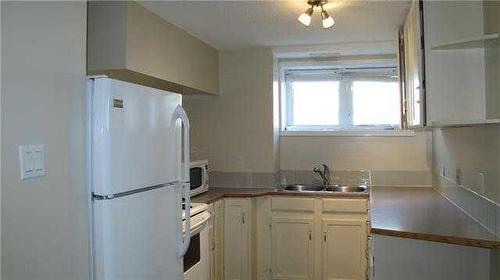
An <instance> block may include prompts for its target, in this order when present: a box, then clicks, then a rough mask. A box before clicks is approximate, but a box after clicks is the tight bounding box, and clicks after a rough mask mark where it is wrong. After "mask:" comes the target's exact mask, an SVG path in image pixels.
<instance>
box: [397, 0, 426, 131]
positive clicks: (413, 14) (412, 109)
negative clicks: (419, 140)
mask: <svg viewBox="0 0 500 280" xmlns="http://www.w3.org/2000/svg"><path fill="white" fill-rule="evenodd" d="M421 10H422V6H421V1H418V0H415V1H413V2H412V5H411V8H410V11H409V12H408V15H407V17H406V19H405V22H404V26H403V45H404V48H403V49H404V56H403V57H404V63H403V69H404V71H403V72H404V73H403V77H404V80H403V81H404V82H403V85H404V91H403V93H404V95H403V97H404V98H403V99H402V100H403V104H404V108H403V110H402V111H403V112H404V120H405V122H406V123H405V125H406V127H407V128H416V127H424V126H425V122H426V117H425V79H424V73H425V72H424V67H425V66H424V48H423V46H424V44H423V25H422V16H421V15H422V13H421Z"/></svg>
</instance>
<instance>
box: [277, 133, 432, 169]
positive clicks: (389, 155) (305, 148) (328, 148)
mask: <svg viewBox="0 0 500 280" xmlns="http://www.w3.org/2000/svg"><path fill="white" fill-rule="evenodd" d="M280 140H281V141H280V155H281V158H280V163H281V169H282V170H312V168H313V167H314V166H316V165H317V164H318V163H326V164H329V165H330V166H331V167H333V169H335V170H383V171H430V166H431V161H432V159H431V151H430V150H431V134H430V133H429V132H416V133H415V136H411V137H366V136H362V137H337V136H335V137H333V136H325V137H311V136H309V137H307V136H281V137H280Z"/></svg>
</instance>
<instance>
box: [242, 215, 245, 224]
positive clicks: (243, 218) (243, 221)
mask: <svg viewBox="0 0 500 280" xmlns="http://www.w3.org/2000/svg"><path fill="white" fill-rule="evenodd" d="M241 222H242V223H243V224H244V223H245V213H244V212H243V213H241Z"/></svg>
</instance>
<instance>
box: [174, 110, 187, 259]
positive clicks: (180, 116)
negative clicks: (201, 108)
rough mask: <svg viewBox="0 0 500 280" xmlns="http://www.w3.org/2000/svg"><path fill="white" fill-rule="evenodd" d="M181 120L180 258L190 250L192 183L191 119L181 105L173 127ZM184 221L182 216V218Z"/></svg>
mask: <svg viewBox="0 0 500 280" xmlns="http://www.w3.org/2000/svg"><path fill="white" fill-rule="evenodd" d="M178 119H180V120H181V121H182V129H183V132H182V136H183V152H184V162H183V166H182V175H181V177H182V178H181V180H180V182H179V184H180V187H181V188H182V189H183V190H184V211H185V217H186V219H184V221H183V223H184V225H183V227H181V230H182V228H184V229H185V230H184V234H183V235H182V231H181V236H182V242H181V243H180V244H179V245H180V246H179V249H180V250H179V251H180V256H181V257H182V256H184V254H185V253H186V251H187V250H188V248H189V243H190V241H191V221H190V220H191V219H190V217H191V183H190V178H189V119H188V117H187V114H186V112H185V111H184V109H183V108H182V106H181V105H178V106H177V107H176V108H175V111H174V115H173V118H172V126H175V124H176V122H177V120H178ZM180 219H181V221H182V215H181V217H180Z"/></svg>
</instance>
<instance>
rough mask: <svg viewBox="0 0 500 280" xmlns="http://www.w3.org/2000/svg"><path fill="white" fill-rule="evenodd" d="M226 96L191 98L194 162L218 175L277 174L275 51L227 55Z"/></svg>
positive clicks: (223, 61)
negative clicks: (203, 163)
mask: <svg viewBox="0 0 500 280" xmlns="http://www.w3.org/2000/svg"><path fill="white" fill-rule="evenodd" d="M219 65H220V74H219V75H220V79H221V80H220V88H221V96H216V97H212V96H206V97H200V96H198V97H192V96H185V98H184V107H185V108H186V111H187V113H188V116H189V119H190V122H191V126H192V129H191V132H192V136H191V153H192V157H193V159H208V160H209V161H210V169H211V170H212V171H224V172H275V171H276V162H275V161H276V160H277V158H276V156H275V154H276V149H275V148H274V125H273V73H272V71H273V57H272V53H271V50H270V49H267V48H266V49H265V48H262V49H249V50H239V51H222V52H221V53H220V57H219Z"/></svg>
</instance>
